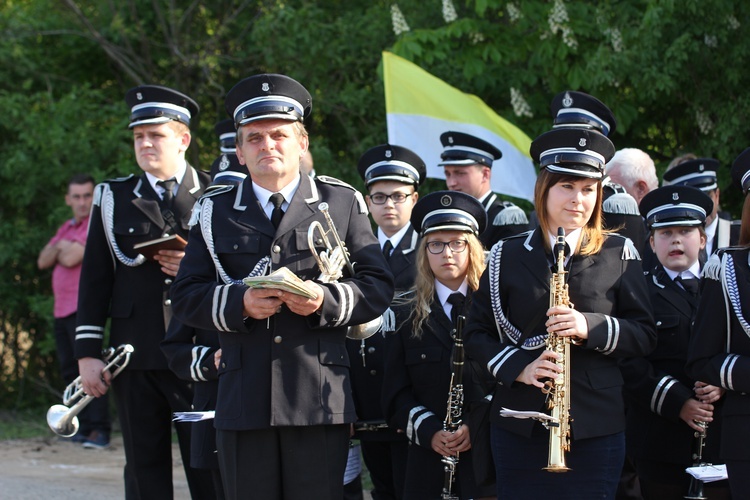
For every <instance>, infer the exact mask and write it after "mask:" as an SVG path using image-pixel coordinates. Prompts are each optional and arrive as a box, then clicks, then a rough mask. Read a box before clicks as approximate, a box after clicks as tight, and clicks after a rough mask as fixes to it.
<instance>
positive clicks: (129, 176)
mask: <svg viewBox="0 0 750 500" xmlns="http://www.w3.org/2000/svg"><path fill="white" fill-rule="evenodd" d="M133 177H135V174H130V175H126V176H125V177H115V178H114V179H107V180H106V181H104V182H125V181H129V180H130V179H132V178H133Z"/></svg>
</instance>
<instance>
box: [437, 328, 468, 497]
mask: <svg viewBox="0 0 750 500" xmlns="http://www.w3.org/2000/svg"><path fill="white" fill-rule="evenodd" d="M465 321H466V318H465V317H464V316H458V318H457V319H456V330H455V338H454V342H455V344H454V346H453V372H452V373H451V383H450V389H449V390H448V411H447V412H446V414H445V420H444V421H443V430H446V431H450V432H456V431H457V430H458V428H459V427H461V423H462V416H463V407H464V384H463V373H464V339H463V330H464V322H465ZM441 461H442V462H443V464H444V468H443V470H444V471H445V480H444V481H443V493H442V495H441V496H440V498H441V499H442V500H459V498H458V496H457V495H454V494H453V484H454V483H455V482H456V466H458V452H456V456H447V457H443V458H442V459H441Z"/></svg>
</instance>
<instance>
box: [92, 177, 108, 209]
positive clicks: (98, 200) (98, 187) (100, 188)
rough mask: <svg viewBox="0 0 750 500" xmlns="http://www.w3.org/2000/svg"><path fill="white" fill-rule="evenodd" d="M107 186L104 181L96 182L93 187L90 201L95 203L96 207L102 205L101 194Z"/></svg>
mask: <svg viewBox="0 0 750 500" xmlns="http://www.w3.org/2000/svg"><path fill="white" fill-rule="evenodd" d="M108 188H109V186H107V185H105V184H104V183H101V184H97V185H96V187H95V188H94V197H93V198H92V203H93V204H94V205H96V206H97V207H101V206H102V194H103V193H104V190H105V189H108Z"/></svg>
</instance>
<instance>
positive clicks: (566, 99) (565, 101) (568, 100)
mask: <svg viewBox="0 0 750 500" xmlns="http://www.w3.org/2000/svg"><path fill="white" fill-rule="evenodd" d="M562 105H563V106H565V107H566V108H569V107H571V106H572V105H573V98H572V97H570V94H568V93H567V92H565V97H563V100H562Z"/></svg>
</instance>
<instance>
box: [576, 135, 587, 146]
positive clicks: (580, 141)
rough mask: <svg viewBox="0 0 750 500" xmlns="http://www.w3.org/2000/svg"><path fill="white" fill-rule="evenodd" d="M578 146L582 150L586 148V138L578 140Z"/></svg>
mask: <svg viewBox="0 0 750 500" xmlns="http://www.w3.org/2000/svg"><path fill="white" fill-rule="evenodd" d="M578 145H579V146H581V147H582V148H585V147H586V138H585V137H581V138H580V139H579V140H578Z"/></svg>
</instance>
